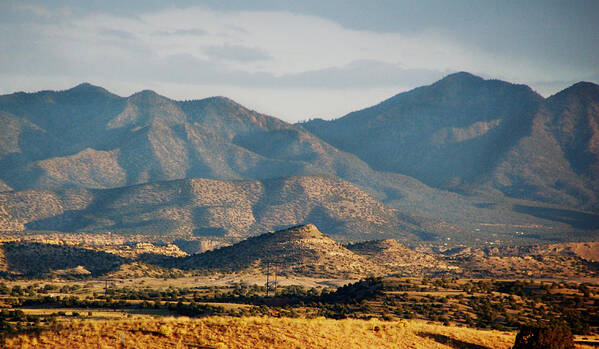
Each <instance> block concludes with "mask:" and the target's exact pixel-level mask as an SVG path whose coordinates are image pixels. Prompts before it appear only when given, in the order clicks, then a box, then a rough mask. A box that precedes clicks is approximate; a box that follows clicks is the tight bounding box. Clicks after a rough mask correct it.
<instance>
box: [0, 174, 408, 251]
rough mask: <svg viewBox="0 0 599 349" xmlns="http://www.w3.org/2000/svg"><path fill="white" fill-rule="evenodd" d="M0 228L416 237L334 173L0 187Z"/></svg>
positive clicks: (392, 212)
mask: <svg viewBox="0 0 599 349" xmlns="http://www.w3.org/2000/svg"><path fill="white" fill-rule="evenodd" d="M0 208H1V209H0V223H1V224H2V225H1V226H0V230H45V231H63V232H113V233H120V234H142V235H144V234H145V235H161V236H164V237H168V236H171V237H174V236H178V237H196V238H198V237H199V238H204V239H208V240H209V239H219V238H225V237H227V238H240V237H247V236H250V235H255V234H257V233H261V232H264V231H273V230H277V229H280V228H281V227H288V226H292V225H297V224H302V223H310V222H311V223H314V224H318V225H319V226H321V227H322V229H325V230H326V231H327V232H329V233H330V234H332V235H334V236H335V237H336V238H338V239H341V240H347V239H365V238H369V237H370V238H385V237H394V238H400V239H403V240H406V239H409V240H414V239H416V235H414V234H417V233H418V232H419V228H418V226H417V225H416V224H414V223H410V222H407V221H405V220H402V219H400V217H401V215H400V213H399V212H398V211H397V210H395V209H392V208H389V207H387V206H385V205H383V204H382V203H380V202H379V201H377V200H376V199H374V198H373V197H371V196H370V195H368V194H366V193H365V192H363V191H361V190H360V189H359V188H358V187H357V186H355V185H353V184H351V183H348V182H345V181H343V180H340V179H337V178H334V177H314V176H312V177H290V178H278V179H268V180H262V181H223V180H213V179H186V180H176V181H168V182H159V183H150V184H141V185H137V186H131V187H124V188H116V189H104V190H99V189H96V190H91V189H69V190H61V191H47V190H26V191H19V192H8V193H0Z"/></svg>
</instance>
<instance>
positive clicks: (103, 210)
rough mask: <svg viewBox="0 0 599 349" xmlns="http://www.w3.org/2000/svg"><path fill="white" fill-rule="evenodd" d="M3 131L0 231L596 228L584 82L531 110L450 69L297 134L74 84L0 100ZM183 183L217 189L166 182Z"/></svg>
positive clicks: (596, 137) (593, 143)
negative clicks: (433, 79)
mask: <svg viewBox="0 0 599 349" xmlns="http://www.w3.org/2000/svg"><path fill="white" fill-rule="evenodd" d="M0 125H1V126H0V191H5V193H4V194H2V195H1V197H0V199H1V200H2V201H1V202H0V220H1V221H2V229H4V230H23V229H27V230H30V229H42V230H59V231H94V230H98V231H107V230H111V231H116V232H123V233H131V232H136V233H137V232H140V231H146V232H151V233H153V234H154V233H157V234H175V233H182V232H184V233H186V234H196V235H205V236H227V235H228V236H247V235H256V234H259V233H262V232H264V230H272V229H277V228H281V227H284V226H290V225H295V224H300V223H316V224H318V226H319V227H320V228H321V229H323V231H325V232H327V233H331V234H337V235H338V237H339V238H347V239H356V240H361V239H366V238H368V236H369V234H372V233H376V232H378V233H379V235H381V236H382V237H398V238H410V239H423V238H425V239H426V238H434V237H436V236H463V233H465V232H466V233H468V234H470V235H469V236H470V237H472V236H476V235H477V234H481V236H485V234H487V235H489V234H493V233H507V232H509V233H510V234H513V233H514V232H515V231H516V230H528V231H529V232H534V233H535V234H543V233H546V232H548V231H549V232H551V234H553V235H552V237H553V238H555V236H556V234H557V236H558V237H559V236H560V234H561V236H562V237H563V236H564V235H563V234H564V233H571V232H574V231H578V232H579V231H583V232H584V234H586V235H588V234H591V235H592V234H594V232H595V231H597V230H598V229H599V215H598V214H596V212H598V211H599V194H598V193H599V178H598V176H599V164H598V163H599V86H597V85H594V84H591V83H579V84H576V85H574V86H572V87H570V88H568V89H566V90H564V91H562V92H560V93H558V94H556V95H554V96H552V97H550V98H547V99H544V98H543V97H541V96H539V95H538V94H536V93H535V92H534V91H532V90H531V89H530V88H528V87H527V86H524V85H513V84H510V83H507V82H502V81H497V80H484V79H481V78H479V77H476V76H473V75H471V74H468V73H457V74H452V75H450V76H448V77H446V78H444V79H442V80H440V81H438V82H437V83H435V84H432V85H430V86H424V87H420V88H417V89H414V90H412V91H409V92H406V93H401V94H399V95H397V96H395V97H393V98H391V99H389V100H387V101H384V102H382V103H380V104H378V105H376V106H374V107H371V108H367V109H364V110H361V111H357V112H354V113H350V114H348V115H347V116H345V117H342V118H340V119H337V120H332V121H324V120H312V121H309V122H306V123H303V124H298V125H291V124H288V123H285V122H283V121H281V120H279V119H276V118H274V117H270V116H266V115H262V114H259V113H257V112H255V111H251V110H248V109H246V108H244V107H243V106H241V105H239V104H237V103H235V102H233V101H231V100H229V99H227V98H223V97H213V98H207V99H203V100H196V101H184V102H179V101H173V100H170V99H168V98H166V97H162V96H160V95H158V94H156V93H154V92H152V91H142V92H139V93H136V94H134V95H132V96H130V97H126V98H125V97H119V96H116V95H114V94H111V93H110V92H108V91H106V90H104V89H103V88H101V87H96V86H92V85H89V84H82V85H79V86H77V87H74V88H72V89H70V90H66V91H59V92H54V91H42V92H38V93H31V94H28V93H14V94H10V95H4V96H0ZM323 175H324V176H325V177H323V178H319V177H315V176H323ZM294 176H310V177H294ZM287 177H291V178H288V179H286V178H287ZM334 177H339V178H341V179H343V180H345V181H347V182H350V183H353V184H355V185H356V186H353V185H351V184H349V183H347V182H345V181H340V180H338V179H335V178H334ZM185 178H209V179H218V180H219V181H208V180H185V181H174V182H161V181H172V180H179V179H185ZM276 178H279V179H276ZM239 180H248V181H247V182H239ZM252 180H254V181H252ZM255 180H258V181H255ZM155 182H161V183H155ZM131 185H140V186H135V187H128V186H131ZM248 188H252V189H248ZM92 189H93V190H92ZM317 189H318V190H320V191H322V192H324V193H328V194H326V195H320V194H319V195H311V194H310V193H314V192H316V191H317ZM219 191H222V193H221V192H219ZM208 192H212V194H214V193H216V192H218V193H219V194H215V195H216V197H217V198H218V200H212V199H210V200H208V199H206V198H207V197H210V195H208V194H207V193H208ZM130 198H135V199H130ZM227 198H230V199H227ZM129 200H132V201H129ZM211 200H212V201H211ZM377 200H380V201H382V203H381V202H379V201H377ZM385 205H387V206H385ZM388 206H391V207H394V208H395V209H393V208H391V207H388ZM350 208H351V209H350ZM352 210H354V211H352ZM477 229H478V230H477ZM481 229H482V231H481ZM487 237H488V236H487Z"/></svg>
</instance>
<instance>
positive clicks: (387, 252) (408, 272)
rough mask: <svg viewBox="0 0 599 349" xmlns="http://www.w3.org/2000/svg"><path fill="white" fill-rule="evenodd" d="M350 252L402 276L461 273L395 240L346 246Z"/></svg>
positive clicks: (433, 257)
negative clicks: (449, 272)
mask: <svg viewBox="0 0 599 349" xmlns="http://www.w3.org/2000/svg"><path fill="white" fill-rule="evenodd" d="M345 247H346V248H347V249H348V250H350V251H352V252H354V253H357V254H359V255H361V256H363V257H364V258H366V259H368V260H369V261H372V262H374V263H376V264H377V265H380V266H385V267H387V268H389V270H391V271H392V272H394V273H396V274H398V275H402V276H421V275H431V274H435V273H443V272H448V271H451V272H459V268H456V267H455V266H451V265H449V264H447V263H446V262H444V261H443V260H441V259H439V258H437V257H435V256H434V255H431V254H425V253H420V252H416V251H414V250H412V249H409V248H407V247H405V246H404V245H402V244H401V243H399V242H398V241H397V240H394V239H384V240H370V241H364V242H357V243H354V244H349V245H346V246H345Z"/></svg>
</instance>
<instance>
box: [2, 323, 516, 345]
mask: <svg viewBox="0 0 599 349" xmlns="http://www.w3.org/2000/svg"><path fill="white" fill-rule="evenodd" d="M514 337H515V333H513V332H499V331H483V330H473V329H468V328H459V327H443V326H441V325H437V324H430V323H425V322H420V321H380V320H369V321H366V320H354V319H346V320H332V319H324V318H316V319H309V320H308V319H291V318H270V317H244V318H233V317H207V318H202V319H189V318H185V317H182V318H172V317H163V318H153V317H149V316H140V315H138V316H136V317H133V318H129V319H122V320H72V321H69V322H65V323H61V325H60V326H59V328H58V329H56V330H50V331H46V332H43V333H41V334H40V335H39V336H30V335H20V336H18V337H14V338H9V339H7V341H6V346H7V348H119V347H126V348H456V347H460V348H480V349H484V348H489V349H495V348H497V349H500V348H502V349H503V348H510V347H511V345H512V344H513V341H514Z"/></svg>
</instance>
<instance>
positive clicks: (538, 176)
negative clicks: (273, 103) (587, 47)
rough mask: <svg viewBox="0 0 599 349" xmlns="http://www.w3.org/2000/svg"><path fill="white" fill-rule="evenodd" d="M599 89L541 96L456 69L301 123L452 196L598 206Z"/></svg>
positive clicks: (375, 163)
mask: <svg viewBox="0 0 599 349" xmlns="http://www.w3.org/2000/svg"><path fill="white" fill-rule="evenodd" d="M598 125H599V86H597V85H594V84H591V83H580V84H577V85H574V86H572V87H571V88H568V89H566V90H564V91H562V92H560V93H558V94H557V95H555V96H552V97H550V98H548V99H544V98H543V97H541V96H539V95H538V94H537V93H535V92H534V91H532V90H531V89H530V88H529V87H528V86H525V85H515V84H511V83H508V82H503V81H499V80H484V79H482V78H480V77H477V76H474V75H471V74H468V73H457V74H452V75H449V76H447V77H446V78H444V79H442V80H440V81H438V82H436V83H434V84H432V85H430V86H424V87H419V88H416V89H414V90H412V91H409V92H405V93H401V94H398V95H396V96H395V97H392V98H390V99H388V100H386V101H383V102H381V103H380V104H378V105H376V106H373V107H370V108H366V109H364V110H360V111H356V112H353V113H350V114H348V115H346V116H344V117H341V118H339V119H336V120H332V121H324V120H313V121H310V122H307V123H303V124H302V126H303V127H304V128H306V129H308V130H309V131H310V132H312V133H314V134H316V135H318V136H319V137H321V138H322V139H324V140H325V141H327V142H328V143H330V144H332V145H333V146H335V147H337V148H339V149H341V150H343V151H346V152H349V153H352V154H355V155H357V156H358V157H359V158H360V159H362V160H364V161H366V162H367V163H368V164H369V165H370V166H372V168H374V169H375V170H379V171H389V172H394V173H401V174H405V175H409V176H412V177H414V178H417V179H419V180H421V181H422V182H424V183H426V184H428V185H431V186H434V187H437V188H444V189H449V190H452V191H457V192H467V193H473V192H480V191H484V192H486V193H488V194H490V195H496V194H493V193H494V191H495V192H496V191H499V192H501V193H502V194H504V195H507V196H510V197H515V198H520V199H526V200H533V201H541V202H548V203H553V204H559V205H561V206H562V207H570V208H582V209H587V210H590V211H595V212H596V211H597V210H598V209H599V196H598V195H599V186H598V185H597V173H599V171H597V170H596V169H597V164H598V162H599V156H598V154H599V152H598V149H599V148H597V147H598V144H599V142H598V141H597V139H599V126H598Z"/></svg>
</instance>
